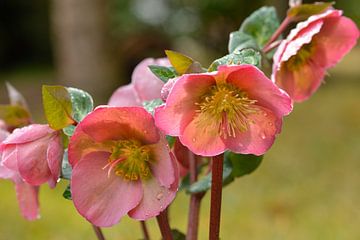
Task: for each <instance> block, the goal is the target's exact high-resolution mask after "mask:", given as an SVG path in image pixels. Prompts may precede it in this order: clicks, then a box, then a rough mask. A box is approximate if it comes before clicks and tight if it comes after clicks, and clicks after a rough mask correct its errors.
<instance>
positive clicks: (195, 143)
mask: <svg viewBox="0 0 360 240" xmlns="http://www.w3.org/2000/svg"><path fill="white" fill-rule="evenodd" d="M198 119H199V117H198V116H197V117H195V118H194V120H193V121H191V122H190V123H189V124H188V125H187V126H186V128H185V130H184V132H183V135H181V136H179V139H180V141H181V143H182V144H183V145H185V146H186V147H188V148H189V149H190V150H191V151H192V152H193V153H195V154H197V155H201V156H216V155H218V154H220V153H223V152H224V151H225V150H226V146H225V144H224V142H223V140H222V139H221V137H220V135H219V130H218V125H217V124H213V123H211V122H209V125H208V126H207V127H206V128H199V127H198V124H197V121H198Z"/></svg>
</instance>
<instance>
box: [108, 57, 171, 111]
mask: <svg viewBox="0 0 360 240" xmlns="http://www.w3.org/2000/svg"><path fill="white" fill-rule="evenodd" d="M149 65H158V66H165V67H169V66H171V64H170V62H169V60H168V59H167V58H158V59H153V58H146V59H144V60H143V61H141V62H140V63H139V64H138V65H137V66H136V67H135V69H134V72H133V74H132V76H131V83H130V84H128V85H126V86H122V87H119V88H118V89H117V90H116V91H115V92H114V93H113V95H112V96H111V97H110V100H109V105H110V106H117V107H129V106H142V102H144V101H150V100H153V99H155V98H160V97H161V95H160V91H161V88H162V87H163V85H164V83H163V82H162V81H161V80H160V79H159V78H158V77H156V76H155V75H154V74H153V73H152V72H151V70H150V69H149V67H148V66H149Z"/></svg>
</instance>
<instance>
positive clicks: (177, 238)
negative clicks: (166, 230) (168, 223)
mask: <svg viewBox="0 0 360 240" xmlns="http://www.w3.org/2000/svg"><path fill="white" fill-rule="evenodd" d="M171 233H172V236H173V240H185V239H186V235H185V234H184V233H182V232H180V231H179V230H177V229H171Z"/></svg>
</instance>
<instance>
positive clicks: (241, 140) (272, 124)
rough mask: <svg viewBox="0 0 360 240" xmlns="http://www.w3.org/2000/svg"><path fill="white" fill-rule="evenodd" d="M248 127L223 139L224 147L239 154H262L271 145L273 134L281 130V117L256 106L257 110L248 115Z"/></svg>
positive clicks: (273, 138)
mask: <svg viewBox="0 0 360 240" xmlns="http://www.w3.org/2000/svg"><path fill="white" fill-rule="evenodd" d="M248 120H249V129H248V130H247V131H245V132H239V131H237V132H236V137H235V138H233V137H228V138H227V139H224V142H225V144H226V147H227V148H228V149H229V150H230V151H233V152H236V153H241V154H255V155H263V154H264V153H265V152H266V151H267V150H269V148H270V147H271V146H272V144H273V143H274V140H275V135H276V134H277V133H279V132H280V131H281V124H282V120H281V118H277V117H276V116H275V115H274V114H273V113H272V112H271V111H269V110H268V109H266V108H262V107H258V112H257V113H254V114H251V115H248Z"/></svg>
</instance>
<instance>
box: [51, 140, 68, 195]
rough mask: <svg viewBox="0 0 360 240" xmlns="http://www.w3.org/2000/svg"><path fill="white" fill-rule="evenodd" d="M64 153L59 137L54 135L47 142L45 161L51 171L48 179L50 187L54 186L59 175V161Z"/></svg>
mask: <svg viewBox="0 0 360 240" xmlns="http://www.w3.org/2000/svg"><path fill="white" fill-rule="evenodd" d="M63 154H64V149H63V146H62V141H61V137H60V135H59V134H57V135H55V136H54V137H53V138H52V139H51V140H50V142H49V146H48V149H47V163H48V166H49V169H50V172H51V176H52V177H51V178H50V179H49V185H50V187H52V188H53V187H55V185H56V183H57V180H58V179H59V176H60V170H61V162H62V158H63Z"/></svg>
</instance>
